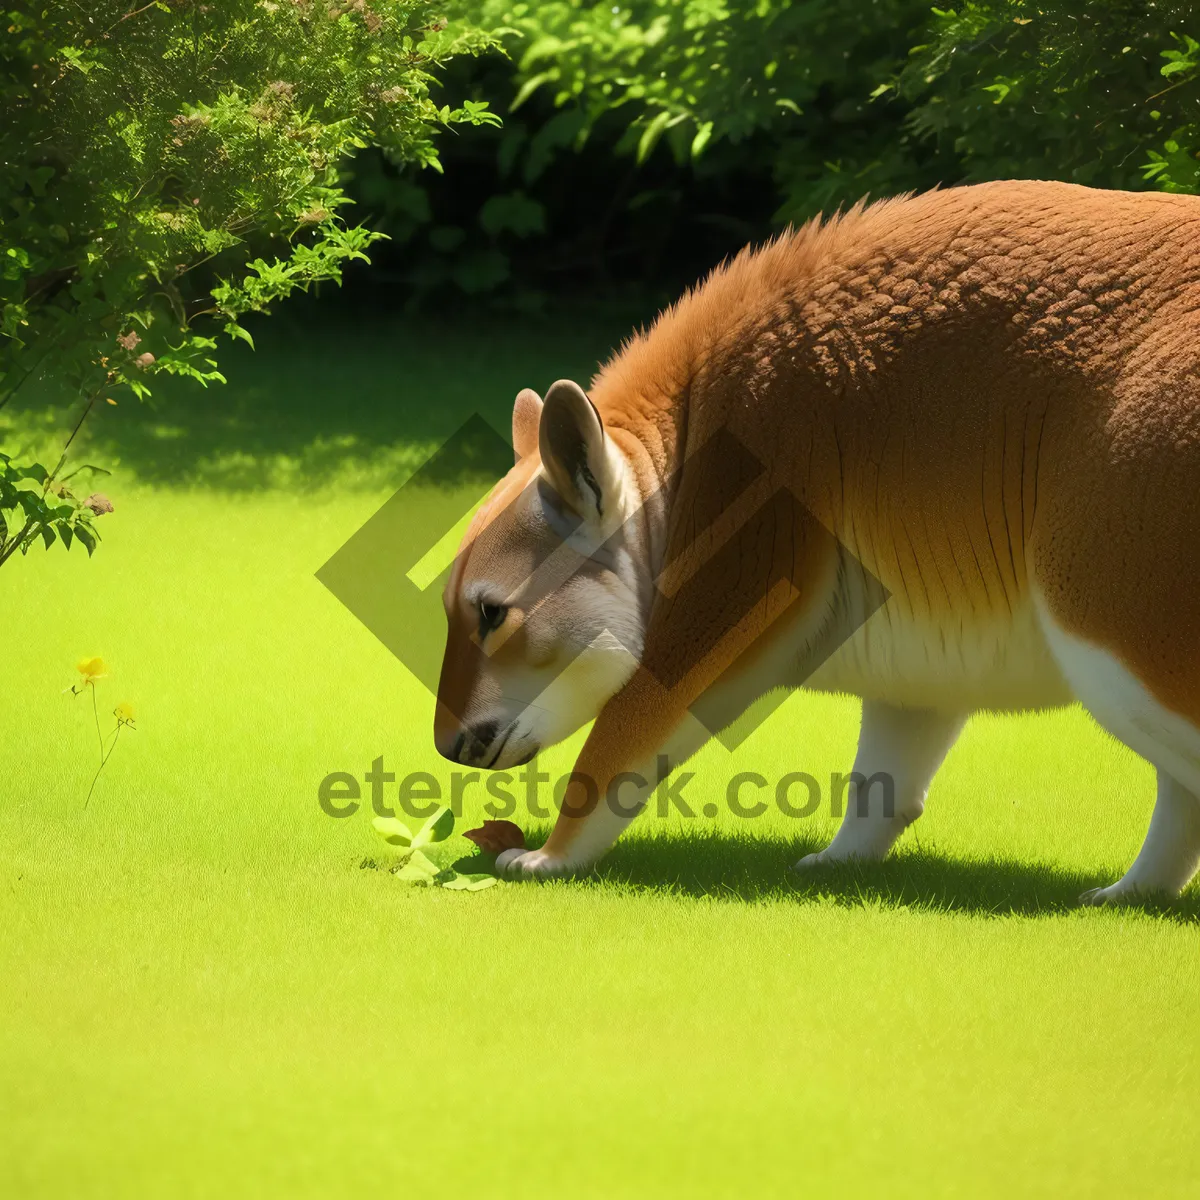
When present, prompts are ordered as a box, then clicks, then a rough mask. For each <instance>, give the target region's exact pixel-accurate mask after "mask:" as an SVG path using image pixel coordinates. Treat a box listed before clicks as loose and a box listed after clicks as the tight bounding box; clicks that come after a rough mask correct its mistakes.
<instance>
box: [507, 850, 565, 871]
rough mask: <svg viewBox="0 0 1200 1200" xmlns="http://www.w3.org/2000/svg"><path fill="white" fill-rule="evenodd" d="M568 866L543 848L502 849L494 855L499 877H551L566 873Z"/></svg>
mask: <svg viewBox="0 0 1200 1200" xmlns="http://www.w3.org/2000/svg"><path fill="white" fill-rule="evenodd" d="M570 871H571V868H570V866H569V865H568V864H567V863H566V862H565V861H564V860H563V859H561V858H556V857H555V856H554V855H553V854H547V853H546V852H545V851H544V850H522V849H520V848H519V847H518V848H514V849H512V850H502V851H501V852H500V853H499V854H497V855H496V874H497V875H499V876H500V878H501V879H552V878H553V877H554V876H556V875H567V874H569V873H570Z"/></svg>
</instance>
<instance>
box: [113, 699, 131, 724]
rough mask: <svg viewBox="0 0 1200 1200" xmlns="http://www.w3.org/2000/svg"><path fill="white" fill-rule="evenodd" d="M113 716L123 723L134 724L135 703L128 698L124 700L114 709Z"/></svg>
mask: <svg viewBox="0 0 1200 1200" xmlns="http://www.w3.org/2000/svg"><path fill="white" fill-rule="evenodd" d="M113 716H114V717H116V718H117V720H118V721H119V722H120V723H121V724H122V725H132V724H133V705H132V704H130V703H129V701H128V700H122V701H121V703H120V704H118V705H117V707H116V708H114V709H113Z"/></svg>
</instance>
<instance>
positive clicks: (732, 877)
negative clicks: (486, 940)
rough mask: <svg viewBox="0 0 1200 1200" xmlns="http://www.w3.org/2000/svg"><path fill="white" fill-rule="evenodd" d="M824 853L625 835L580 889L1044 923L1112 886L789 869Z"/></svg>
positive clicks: (1166, 909)
mask: <svg viewBox="0 0 1200 1200" xmlns="http://www.w3.org/2000/svg"><path fill="white" fill-rule="evenodd" d="M821 848H822V844H821V843H818V842H816V841H807V842H806V841H799V842H794V843H785V842H780V841H769V840H760V839H755V838H749V837H739V836H737V835H733V834H727V833H723V832H720V831H712V832H709V833H701V832H697V833H685V834H682V835H674V836H669V837H667V836H657V837H643V838H637V837H634V838H630V839H628V840H627V841H622V842H620V843H618V845H617V846H616V847H615V848H614V849H613V851H612V852H611V853H610V854H609V855H608V856H607V857H606V858H605V859H604V861H603V862H602V863H601V864H600V866H599V867H598V868H597V870H596V871H595V873H594V874H592V875H589V876H586V877H583V878H581V879H579V880H577V881H576V884H577V885H579V886H598V885H599V886H612V885H617V886H625V887H630V888H633V889H636V890H638V891H645V892H651V893H653V892H662V893H669V894H673V895H680V896H687V897H693V898H702V897H708V898H713V899H718V900H727V901H731V902H751V903H752V902H756V901H767V900H772V901H778V900H785V901H793V902H796V903H806V902H811V901H813V900H817V899H823V900H829V901H833V902H834V903H837V904H841V905H844V906H846V907H861V906H864V905H868V906H869V905H874V904H881V905H884V906H886V907H902V906H905V907H913V908H923V909H931V910H937V911H945V912H964V913H970V914H975V915H984V916H1009V915H1017V916H1030V917H1033V916H1046V915H1053V914H1060V913H1066V912H1070V911H1074V910H1076V909H1079V908H1080V904H1079V896H1080V894H1081V893H1082V892H1085V891H1087V889H1088V888H1094V887H1102V886H1104V885H1106V884H1109V883H1112V882H1114V878H1113V877H1112V876H1109V875H1106V874H1104V873H1103V872H1100V871H1096V872H1083V871H1072V870H1068V869H1065V868H1063V867H1057V866H1052V865H1049V864H1046V863H1037V862H1022V861H1019V860H1016V859H1007V858H992V859H958V858H946V857H944V856H940V855H937V854H934V853H931V852H929V851H925V850H920V849H911V850H906V851H904V852H902V853H900V854H897V855H895V856H894V857H891V858H889V859H888V860H887V861H885V862H882V863H865V864H854V865H850V864H845V865H835V866H822V867H819V868H817V869H815V870H813V871H811V872H804V873H802V874H801V873H797V872H794V871H792V870H790V867H791V864H792V863H794V862H795V861H796V860H797V859H799V858H801V857H803V856H804V855H805V854H809V853H811V852H813V851H814V850H819V849H821ZM491 862H492V860H490V859H485V858H483V857H476V858H472V859H465V860H462V862H461V864H459V869H460V870H476V871H478V870H490V869H491ZM1134 911H1144V912H1150V913H1153V914H1155V915H1158V916H1161V917H1163V918H1165V919H1168V920H1172V921H1177V922H1180V923H1185V924H1200V888H1197V887H1191V888H1189V889H1188V891H1187V892H1185V893H1184V895H1183V896H1182V897H1181V898H1180V899H1179V900H1178V901H1176V902H1175V903H1172V904H1167V903H1155V902H1148V903H1146V904H1143V905H1139V906H1138V907H1137V908H1136V909H1135V910H1134Z"/></svg>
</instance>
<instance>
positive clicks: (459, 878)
mask: <svg viewBox="0 0 1200 1200" xmlns="http://www.w3.org/2000/svg"><path fill="white" fill-rule="evenodd" d="M499 882H500V880H499V879H497V878H496V876H495V875H459V874H458V872H457V871H456V872H455V873H454V878H453V879H448V880H446V882H445V883H443V884H442V887H444V888H445V889H446V890H447V891H448V892H482V891H483V890H484V888H490V887H492V886H493V885H494V884H497V883H499Z"/></svg>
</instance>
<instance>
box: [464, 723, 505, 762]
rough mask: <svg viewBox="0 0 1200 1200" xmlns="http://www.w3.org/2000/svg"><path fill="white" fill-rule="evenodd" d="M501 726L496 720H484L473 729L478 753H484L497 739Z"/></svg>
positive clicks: (472, 733) (472, 732)
mask: <svg viewBox="0 0 1200 1200" xmlns="http://www.w3.org/2000/svg"><path fill="white" fill-rule="evenodd" d="M499 729H500V726H499V724H498V723H497V722H495V721H483V722H481V723H480V724H478V725H475V726H473V727H472V729H471V737H472V738H473V739H474V741H475V747H476V749H475V752H476V754H482V753H483V752H484V751H485V750H486V749H487V748H488V747H489V746H490V745H491V744H492V743H493V742H494V741H495V740H496V734H497V733H498V732H499Z"/></svg>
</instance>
